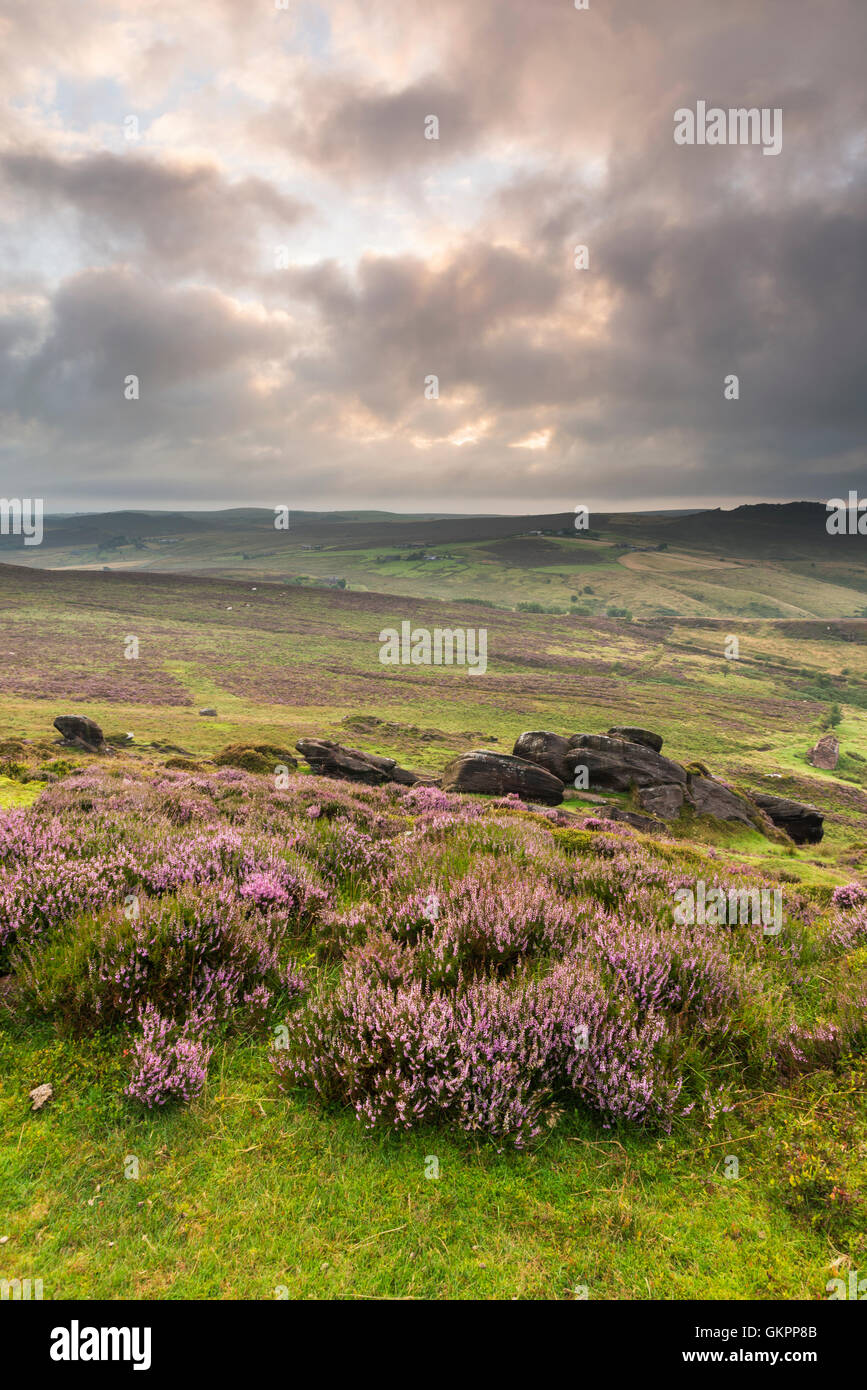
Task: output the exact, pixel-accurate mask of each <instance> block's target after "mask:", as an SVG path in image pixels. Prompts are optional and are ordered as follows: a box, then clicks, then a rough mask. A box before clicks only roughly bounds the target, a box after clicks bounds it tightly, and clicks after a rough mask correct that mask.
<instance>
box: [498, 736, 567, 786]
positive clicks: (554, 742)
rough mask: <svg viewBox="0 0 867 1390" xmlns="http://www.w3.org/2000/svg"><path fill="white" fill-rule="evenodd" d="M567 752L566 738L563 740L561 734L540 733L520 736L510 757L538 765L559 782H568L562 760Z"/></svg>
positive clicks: (565, 767)
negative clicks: (557, 778) (551, 773)
mask: <svg viewBox="0 0 867 1390" xmlns="http://www.w3.org/2000/svg"><path fill="white" fill-rule="evenodd" d="M568 752H569V740H568V738H563V736H562V734H551V733H547V732H540V733H526V734H521V735H520V737H519V738H518V739H517V741H516V743H515V746H514V748H513V749H512V756H513V757H515V758H523V759H524V760H525V761H526V762H531V763H538V764H539V766H540V767H546V768H547V769H548V771H549V772H553V774H554V776H555V777H559V778H560V781H561V782H567V781H569V780H570V777H569V769H568V767H567V766H566V764H565V762H564V761H563V759H564V757H565V755H566V754H567V753H568Z"/></svg>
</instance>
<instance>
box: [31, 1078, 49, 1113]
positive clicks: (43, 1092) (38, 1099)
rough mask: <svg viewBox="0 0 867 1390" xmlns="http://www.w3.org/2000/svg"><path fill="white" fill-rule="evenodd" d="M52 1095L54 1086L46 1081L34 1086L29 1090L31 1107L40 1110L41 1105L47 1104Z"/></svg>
mask: <svg viewBox="0 0 867 1390" xmlns="http://www.w3.org/2000/svg"><path fill="white" fill-rule="evenodd" d="M53 1095H54V1087H53V1086H51V1085H49V1083H48V1082H47V1081H46V1082H44V1083H43V1085H41V1086H34V1088H33V1090H32V1091H31V1092H30V1099H31V1100H32V1101H33V1106H32V1109H34V1110H41V1109H42V1107H43V1105H47V1104H48V1102H49V1101H50V1100H51V1097H52V1096H53Z"/></svg>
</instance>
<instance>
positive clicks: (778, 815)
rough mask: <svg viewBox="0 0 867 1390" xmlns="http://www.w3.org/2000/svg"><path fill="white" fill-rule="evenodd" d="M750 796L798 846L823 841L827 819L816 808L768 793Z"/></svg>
mask: <svg viewBox="0 0 867 1390" xmlns="http://www.w3.org/2000/svg"><path fill="white" fill-rule="evenodd" d="M750 796H751V797H752V799H753V801H754V802H755V803H756V805H757V806H759V807H761V809H762V810H763V811H765V812H767V814H768V815H769V816H770V818H771V820H772V821H773V823H774V825H775V826H777V828H778V829H779V830H785V832H786V834H787V835H788V836H789V837H790V839H792V840H794V841H795V844H796V845H817V844H818V843H819V841H820V840H821V839H822V836H823V835H824V833H825V831H824V821H825V817H824V815H823V813H822V812H821V811H819V810H817V809H816V807H815V806H806V805H804V804H803V803H802V802H800V801H790V800H789V798H788V797H787V796H770V795H769V794H768V793H767V792H750Z"/></svg>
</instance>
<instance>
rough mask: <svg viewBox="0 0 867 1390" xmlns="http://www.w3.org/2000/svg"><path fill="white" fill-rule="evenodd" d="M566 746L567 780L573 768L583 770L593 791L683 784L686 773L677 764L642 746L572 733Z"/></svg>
mask: <svg viewBox="0 0 867 1390" xmlns="http://www.w3.org/2000/svg"><path fill="white" fill-rule="evenodd" d="M569 745H570V749H571V751H570V752H569V753H567V754H565V756H564V763H565V765H566V768H567V770H568V772H569V780H570V781H572V780H573V779H574V773H575V768H576V767H582V766H583V767H586V768H587V770H588V776H589V786H590V787H591V788H593V789H594V790H596V789H600V788H601V789H603V790H607V791H616V792H625V791H628V790H629V789H630V787H632V786H636V787H652V786H659V785H664V784H666V783H672V782H679V783H680V784H681V785H685V784H686V773H685V772H684V770H683V768H682V767H681V766H680V764H679V763H675V762H672V761H671V759H670V758H663V757H662V755H661V754H660V753H655V752H654V750H653V749H652V748H647V747H645V745H644V744H641V743H632V742H630V741H629V740H628V739H624V738H611V737H610V736H609V735H607V734H573V735H572V737H571V738H570V740H569Z"/></svg>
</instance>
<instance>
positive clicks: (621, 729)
mask: <svg viewBox="0 0 867 1390" xmlns="http://www.w3.org/2000/svg"><path fill="white" fill-rule="evenodd" d="M608 732H609V734H610V735H611V737H612V738H625V739H628V740H629V742H630V743H643V744H644V746H645V748H652V749H653V751H654V753H658V752H659V750H660V748H661V747H662V735H661V734H652V733H651V732H650V730H649V729H636V728H633V727H632V726H631V725H629V724H615V726H614V728H613V729H609V730H608Z"/></svg>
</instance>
